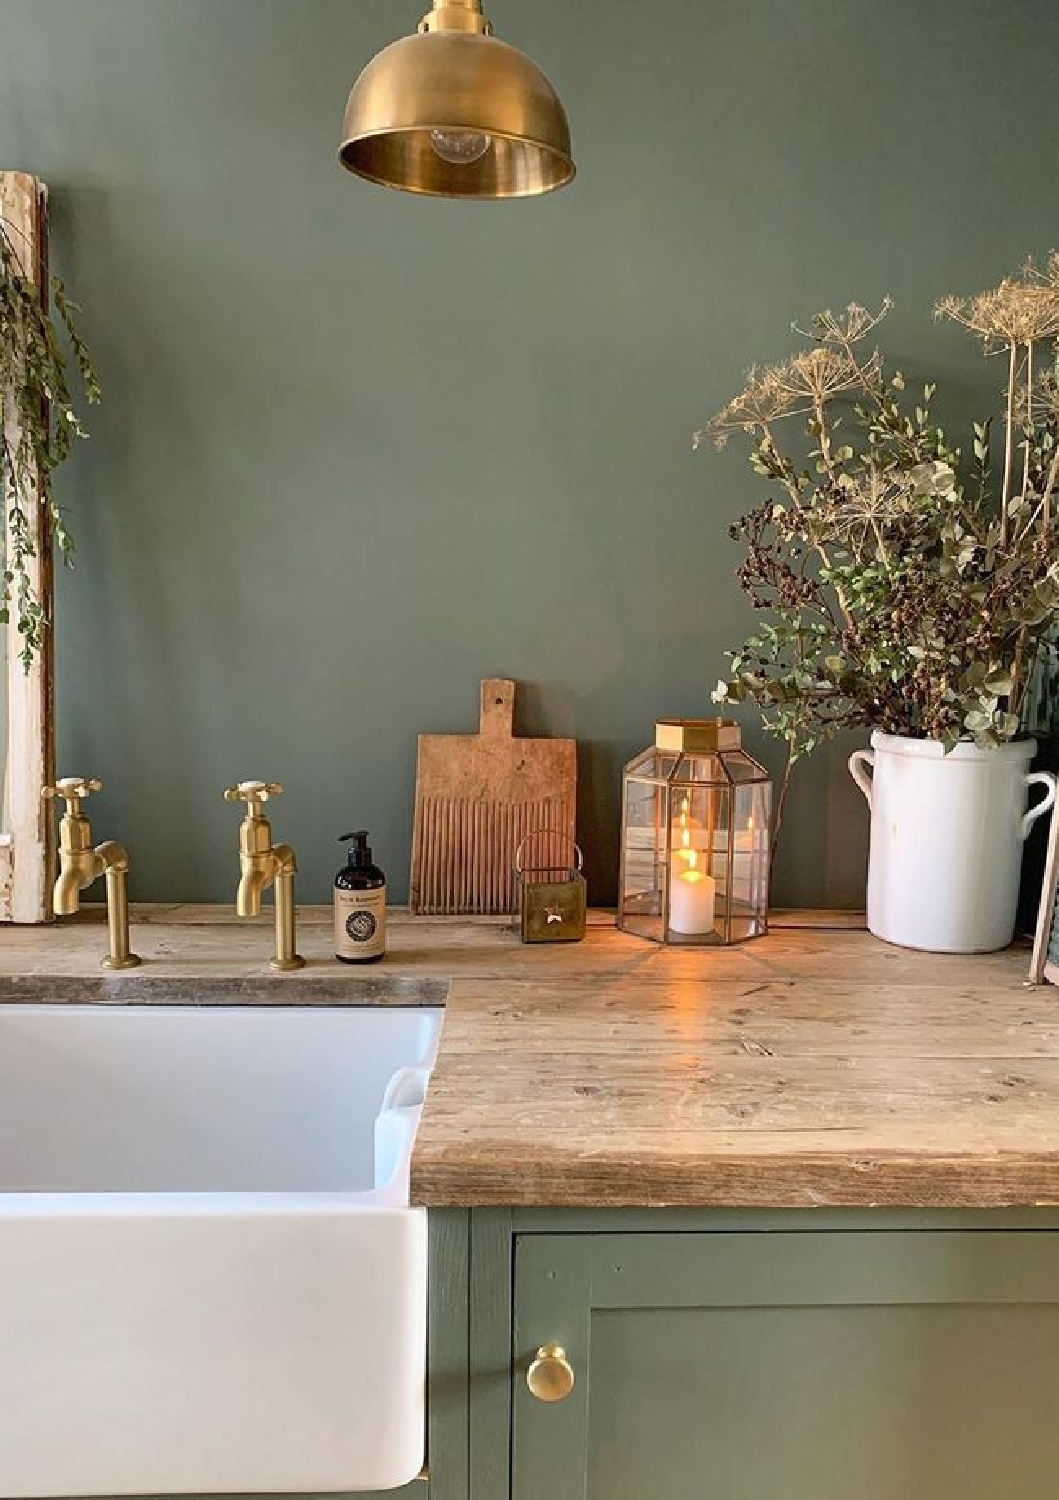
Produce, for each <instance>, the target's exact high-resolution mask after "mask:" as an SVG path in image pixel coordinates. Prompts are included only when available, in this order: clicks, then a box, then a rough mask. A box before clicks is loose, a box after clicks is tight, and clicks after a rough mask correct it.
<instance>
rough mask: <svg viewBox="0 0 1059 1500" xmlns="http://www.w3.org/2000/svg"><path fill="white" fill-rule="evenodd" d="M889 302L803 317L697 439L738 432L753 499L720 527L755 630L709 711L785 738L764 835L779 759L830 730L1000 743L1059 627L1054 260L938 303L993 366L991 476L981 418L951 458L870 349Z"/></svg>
mask: <svg viewBox="0 0 1059 1500" xmlns="http://www.w3.org/2000/svg"><path fill="white" fill-rule="evenodd" d="M889 306H890V303H889V299H887V300H886V301H885V302H884V303H883V305H882V307H880V308H879V309H878V310H877V311H875V312H869V311H868V310H866V309H865V308H863V307H861V306H859V305H856V304H854V305H851V306H850V307H848V308H847V309H846V310H845V312H843V313H841V314H837V315H836V314H834V313H832V312H830V311H827V312H824V313H821V314H820V315H818V316H817V317H816V318H815V319H814V320H813V323H812V325H811V327H810V329H809V330H808V331H807V333H805V334H803V335H802V336H803V337H805V338H807V339H808V341H809V342H808V346H807V347H804V348H802V349H801V350H799V352H797V353H796V354H794V355H793V357H791V358H790V359H788V360H786V361H784V362H783V363H781V364H777V365H771V366H769V367H768V368H766V369H763V370H752V371H751V372H750V375H749V377H748V380H747V383H746V386H745V387H744V389H743V390H742V391H741V392H740V393H739V395H737V396H735V397H734V398H733V399H732V400H731V401H730V402H729V403H728V405H727V406H726V407H725V408H724V410H723V411H721V412H720V413H718V415H717V416H716V417H715V418H714V419H713V421H712V422H711V423H710V425H709V428H708V429H707V430H708V431H709V432H710V433H711V434H712V435H713V437H714V438H715V439H716V441H717V442H718V444H723V443H725V442H726V441H727V439H728V438H729V436H730V435H731V434H732V433H744V434H746V435H747V436H748V437H749V438H750V443H751V452H750V463H751V465H752V467H753V469H754V471H755V473H757V474H758V475H759V476H760V477H761V478H762V479H763V480H764V481H765V483H766V485H767V486H768V490H769V494H768V498H767V499H765V500H764V501H763V503H762V504H760V505H758V506H756V507H755V508H754V509H753V510H751V511H750V512H748V514H746V515H745V516H743V517H742V519H741V520H740V521H738V522H737V523H736V525H735V526H734V527H733V528H732V533H731V534H732V536H733V538H734V539H735V540H737V541H739V542H740V543H741V544H742V545H743V547H744V549H745V556H744V560H743V562H742V564H741V566H740V568H739V574H738V576H739V581H740V583H741V585H742V587H743V589H744V591H745V592H746V594H747V595H748V596H749V598H750V601H751V603H752V604H753V606H754V608H755V609H757V610H759V611H761V612H762V616H763V619H762V623H761V625H760V626H759V628H758V629H757V630H756V631H755V632H754V633H753V634H752V635H751V636H750V637H749V638H748V639H747V640H746V641H745V642H744V643H743V645H742V646H740V647H739V648H738V649H737V650H735V651H733V652H731V653H730V670H729V673H728V676H727V677H726V678H725V679H723V680H722V681H721V682H719V683H718V686H717V689H716V690H715V692H714V699H715V701H718V702H733V701H735V702H739V701H751V702H754V703H757V704H758V705H760V706H761V708H762V709H763V711H764V712H763V717H764V720H765V723H766V726H767V727H768V728H770V729H771V730H772V731H773V732H774V733H776V734H777V735H779V736H780V737H781V738H782V739H783V740H785V741H786V745H787V769H786V773H785V776H784V780H783V785H782V787H781V791H780V800H779V804H778V809H777V814H778V815H777V827H776V832H778V826H779V821H780V820H781V818H782V808H783V802H784V800H785V797H786V792H787V787H788V785H789V780H790V771H791V767H792V765H793V763H794V762H795V761H796V760H797V759H798V758H799V757H800V756H802V755H804V754H806V753H807V752H808V751H810V750H812V749H813V748H815V747H816V746H817V745H819V744H820V743H821V742H822V741H823V740H826V739H827V738H829V737H830V736H831V735H833V734H834V733H835V732H836V731H837V730H839V729H849V728H877V729H881V730H883V731H885V732H886V733H888V734H897V735H906V736H912V737H917V738H933V739H936V740H940V741H941V742H942V744H943V745H944V746H945V748H946V750H950V749H951V748H952V747H953V746H954V745H955V744H956V743H957V742H958V741H959V740H961V739H969V740H973V741H974V742H975V743H976V744H978V745H981V746H988V745H997V744H1001V743H1004V742H1005V741H1007V740H1010V739H1012V738H1013V737H1014V736H1015V735H1016V734H1018V733H1019V729H1020V724H1021V721H1022V711H1023V706H1024V703H1025V698H1026V693H1027V689H1028V686H1029V684H1030V682H1031V678H1032V673H1033V666H1034V662H1035V659H1036V657H1037V654H1038V651H1039V650H1040V648H1041V645H1042V641H1043V640H1044V638H1045V637H1046V634H1047V632H1048V631H1049V629H1050V628H1051V627H1053V625H1054V624H1055V623H1056V622H1057V620H1059V369H1057V359H1056V350H1057V343H1056V341H1057V337H1059V255H1057V254H1054V253H1053V255H1052V256H1051V257H1050V259H1049V261H1048V264H1047V266H1046V267H1045V268H1043V269H1040V270H1038V269H1037V268H1036V267H1034V266H1033V265H1032V264H1030V265H1027V266H1026V267H1025V268H1024V269H1023V271H1022V273H1021V274H1020V275H1019V276H1017V277H1008V278H1005V280H1004V281H1002V282H1001V283H1000V285H999V286H997V287H994V288H992V289H990V290H989V291H986V292H982V293H979V294H978V295H977V296H974V297H970V298H956V297H948V298H946V299H945V300H944V301H943V302H941V303H940V304H939V306H938V309H937V311H938V315H939V316H941V317H946V318H950V319H952V320H954V321H956V322H958V323H961V324H963V325H964V326H965V327H967V328H970V329H971V330H972V331H973V332H974V333H976V334H978V335H979V337H980V338H981V339H982V340H983V343H984V345H985V350H986V352H987V353H989V354H991V353H1002V354H1003V355H1005V356H1006V361H1005V363H1006V373H1007V381H1006V385H1005V389H1004V399H1003V407H1002V413H1001V422H1002V437H1003V441H1002V449H1003V465H1002V475H1001V476H997V477H995V476H994V474H993V473H992V471H991V467H990V449H991V441H990V438H991V426H992V423H991V420H985V421H982V422H976V423H974V424H973V426H972V429H971V433H970V438H971V441H970V445H969V452H968V453H966V454H965V453H964V451H963V450H962V449H961V448H959V447H955V446H953V445H952V444H950V442H949V440H948V438H947V437H946V434H945V432H944V431H943V429H942V428H940V427H939V426H938V425H937V423H936V421H935V420H934V417H933V416H932V413H931V404H932V400H933V397H934V392H935V387H934V385H933V384H932V383H930V382H928V383H927V384H926V385H923V386H921V387H917V390H916V393H915V395H912V394H910V391H909V389H908V386H909V382H907V381H906V379H905V376H904V375H903V374H901V372H900V371H896V372H894V373H892V374H891V373H889V372H888V371H887V369H886V367H885V364H884V361H883V358H882V355H881V354H880V353H879V351H878V350H877V349H875V348H873V347H872V345H871V343H869V342H867V341H869V340H870V339H871V338H872V335H873V334H874V332H875V330H876V328H877V327H878V325H879V323H880V322H881V321H882V319H883V317H884V316H885V315H886V313H887V311H888V310H889ZM796 331H798V332H801V330H797V329H796ZM782 431H786V432H787V433H789V434H791V435H792V436H793V438H794V441H793V442H788V441H781V432H782ZM703 436H705V434H704V433H700V434H698V435H697V441H698V440H700V439H701V438H702V437H703Z"/></svg>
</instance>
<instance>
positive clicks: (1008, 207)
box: [0, 0, 1059, 904]
mask: <svg viewBox="0 0 1059 1500" xmlns="http://www.w3.org/2000/svg"><path fill="white" fill-rule="evenodd" d="M420 11H421V0H409V3H408V4H399V3H397V0H0V159H2V160H3V162H4V164H5V165H9V166H19V167H24V168H29V169H31V170H33V171H35V172H37V173H39V174H40V175H41V176H43V177H44V178H46V179H47V180H48V181H49V182H50V183H51V185H52V187H53V190H54V205H53V222H54V245H55V259H56V262H57V264H58V266H59V268H60V269H61V270H62V271H63V272H64V273H65V274H66V276H67V277H68V279H69V281H70V283H71V287H72V289H73V291H74V293H75V295H76V296H77V297H78V299H79V300H80V301H81V302H82V303H83V305H84V308H85V315H84V322H85V327H86V331H87V333H88V335H89V337H90V339H91V342H92V344H93V347H94V349H95V352H96V355H97V357H98V362H99V366H100V371H101V374H102V378H103V382H104V385H105V390H106V404H105V406H104V407H103V408H102V409H101V410H100V411H99V412H98V413H97V414H96V415H95V416H94V420H93V424H92V425H93V436H92V440H91V443H90V444H89V445H88V446H87V447H86V448H84V449H83V450H82V451H81V452H80V454H79V456H78V459H77V461H76V466H75V467H73V468H72V469H71V471H70V472H69V473H68V475H67V477H66V480H65V484H64V488H65V493H66V497H67V499H68V500H69V502H70V506H71V511H72V514H73V520H74V523H75V526H76V532H77V536H78V539H79V545H80V550H79V568H78V571H77V572H76V573H75V574H74V575H73V576H72V577H65V578H63V579H62V580H61V585H62V588H61V595H60V613H59V626H58V630H59V650H60V667H59V703H60V711H61V722H60V746H61V759H62V769H63V770H64V771H67V772H69V771H72V770H84V771H86V772H96V773H98V774H100V775H102V776H104V777H105V778H106V779H107V783H108V786H107V791H106V792H105V793H104V795H103V797H101V798H100V800H99V812H98V822H97V828H98V831H99V832H100V833H101V834H103V833H107V834H120V835H121V836H122V837H124V838H126V839H127V840H128V841H129V843H130V844H131V846H132V850H133V858H134V865H133V870H134V884H135V893H136V895H138V896H140V897H144V898H152V899H176V898H184V897H187V898H209V899H221V898H225V897H227V896H228V895H229V894H230V893H231V891H232V890H233V889H234V881H235V871H236V824H237V817H236V814H235V812H234V810H233V809H231V808H229V807H226V806H225V805H224V804H223V803H222V802H221V800H220V790H221V788H222V786H223V785H224V784H225V783H226V782H228V781H231V780H234V779H237V778H239V777H245V776H255V775H262V776H268V777H278V778H280V779H282V780H283V781H285V782H286V783H287V785H288V788H289V793H288V796H287V798H286V800H285V802H284V803H281V804H280V805H279V806H278V808H277V811H276V827H277V832H278V835H279V836H281V837H283V838H288V839H290V840H291V841H293V842H294V843H295V844H296V846H297V848H298V850H299V854H300V857H301V865H302V871H303V879H302V885H301V890H302V893H303V895H304V896H305V897H306V898H310V899H322V898H324V897H325V895H326V892H327V890H328V887H329V884H330V879H331V876H332V874H333V870H334V868H335V866H336V864H337V862H338V857H339V851H338V847H337V845H335V844H334V843H332V839H333V838H334V836H335V835H337V834H339V833H341V832H344V831H345V829H346V828H348V827H350V826H357V825H359V824H361V823H366V824H368V825H369V826H370V827H371V828H372V830H373V832H374V835H375V846H376V852H377V855H378V857H379V858H380V860H381V862H382V863H383V864H384V865H385V866H386V867H387V868H388V869H389V870H390V872H391V876H392V880H393V884H394V887H395V888H396V892H397V894H401V893H402V892H403V890H404V887H405V883H406V871H407V863H408V847H409V839H410V823H411V812H410V805H411V791H412V784H413V775H414V756H415V736H416V733H417V731H419V730H421V729H435V730H446V729H449V730H455V729H459V728H465V727H467V726H468V725H469V724H470V723H472V722H473V719H474V716H475V711H476V696H477V680H478V678H479V677H480V676H481V675H485V674H506V675H510V676H514V677H517V678H519V679H521V680H522V681H524V682H526V683H527V684H532V687H530V688H528V689H527V691H526V695H525V701H524V710H525V711H524V714H523V725H524V728H525V729H526V730H529V731H536V732H541V731H548V732H555V733H562V734H572V735H576V736H577V737H578V738H579V739H580V740H581V741H582V744H583V764H582V772H583V774H582V784H581V802H582V828H583V834H584V839H585V842H586V844H587V845H588V850H589V865H590V873H591V876H592V880H593V888H594V889H593V893H594V895H595V896H596V897H597V898H605V897H607V896H609V895H611V894H612V892H613V884H614V869H615V852H616V843H617V831H616V820H617V816H618V789H619V773H620V767H621V764H622V762H623V761H624V760H625V759H626V758H627V757H628V756H629V755H630V754H631V753H632V752H633V751H634V750H635V749H637V748H639V747H640V746H641V745H642V744H644V743H646V742H647V741H648V739H649V737H650V733H651V727H652V724H653V720H654V718H655V716H656V715H659V714H695V713H698V712H702V711H703V710H704V709H706V708H707V707H708V699H707V695H708V691H709V688H710V687H711V686H712V684H713V682H714V681H715V680H716V677H717V674H718V671H719V670H720V668H721V666H722V656H721V653H722V651H723V649H724V648H725V646H727V645H730V644H734V643H735V641H736V640H737V638H738V637H739V636H740V634H741V632H742V631H743V630H744V629H745V627H746V625H747V622H748V618H749V616H748V611H747V609H746V607H745V606H744V604H743V602H742V600H741V598H740V596H739V594H738V592H737V589H736V585H735V583H734V580H733V576H732V575H733V568H734V566H735V562H736V560H737V558H736V553H735V550H734V548H733V546H732V544H731V543H730V542H729V541H728V539H727V534H726V527H727V524H728V522H729V520H730V519H731V518H732V517H733V516H734V515H735V514H737V513H738V512H739V511H740V509H741V508H744V507H745V506H746V504H747V503H748V501H749V500H750V499H751V496H752V495H753V494H754V493H755V490H754V482H753V477H752V476H751V475H750V473H749V470H747V469H746V468H745V464H744V460H743V458H742V455H741V454H740V453H739V452H738V451H737V449H735V448H733V449H732V450H731V451H729V452H727V453H725V454H724V455H715V454H713V453H711V452H706V453H699V454H697V455H693V454H692V452H691V445H690V434H691V431H692V429H693V428H695V427H696V426H697V425H699V423H700V422H701V420H702V419H703V418H704V417H706V416H708V415H709V414H710V413H711V412H712V411H713V410H714V409H715V408H716V407H717V406H718V405H719V404H720V403H721V402H722V401H723V400H724V399H725V398H726V397H727V396H728V395H729V394H730V393H731V391H732V390H734V389H735V388H736V386H737V384H738V382H739V379H740V375H741V371H742V369H743V367H744V366H745V365H747V364H749V363H750V362H751V361H754V360H762V359H767V358H769V357H771V356H773V355H777V354H780V353H782V352H783V350H784V346H785V329H786V327H787V324H788V322H789V320H790V319H791V318H792V317H793V316H799V317H802V318H804V317H807V316H808V315H810V314H811V313H812V312H813V311H814V310H815V309H816V308H817V307H819V306H821V305H823V304H825V303H828V302H832V303H836V304H838V303H843V302H845V301H846V300H848V299H849V298H851V297H858V298H861V299H874V298H877V297H879V296H881V295H882V294H883V293H884V292H886V291H890V292H892V293H893V294H894V295H895V296H896V297H897V298H898V309H897V312H896V313H895V315H894V317H893V319H892V320H891V326H890V329H889V339H888V343H889V347H890V348H891V349H892V350H893V351H894V352H895V353H896V354H897V356H898V358H899V359H900V361H901V362H902V363H904V364H905V365H906V367H907V366H912V367H916V368H919V367H920V366H921V365H922V366H923V367H924V369H925V370H926V369H929V370H930V371H932V372H933V373H935V374H937V375H938V376H939V377H940V378H941V380H942V382H943V388H944V389H945V390H946V391H947V394H948V401H949V409H950V410H951V411H953V412H956V413H960V414H962V415H964V416H968V415H970V414H971V412H972V411H974V412H975V413H977V411H978V409H979V408H980V407H981V406H982V405H983V404H984V403H985V401H986V398H987V397H989V396H991V395H992V393H993V391H994V388H995V387H996V386H997V385H999V382H1000V373H999V371H997V370H996V369H994V368H989V367H986V366H984V365H983V364H982V363H981V362H980V361H979V360H978V358H977V356H976V354H975V352H974V350H973V349H972V348H971V346H970V344H969V343H967V342H966V341H965V340H964V339H963V338H962V336H961V335H960V334H959V333H958V331H956V330H951V329H939V328H935V327H934V326H933V325H932V324H931V322H930V316H929V314H930V308H931V305H932V303H933V300H934V298H935V297H936V296H937V295H938V294H939V293H942V292H944V291H947V290H961V289H973V288H976V287H978V286H979V285H983V284H985V283H986V282H988V281H989V280H990V279H991V278H993V277H995V276H996V275H997V274H999V273H1000V272H1001V271H1003V270H1004V269H1006V268H1008V267H1009V266H1012V265H1014V264H1017V263H1018V261H1019V260H1020V259H1021V258H1022V257H1023V255H1025V254H1026V253H1027V252H1034V253H1035V254H1038V255H1040V254H1042V253H1044V252H1045V251H1046V250H1047V249H1048V248H1049V246H1050V245H1051V244H1052V243H1054V242H1056V241H1059V216H1057V209H1056V205H1057V202H1059V193H1057V188H1059V181H1057V177H1059V170H1057V164H1059V96H1057V95H1056V93H1055V89H1054V79H1053V72H1054V60H1055V57H1056V56H1057V55H1059V9H1057V8H1056V7H1055V6H1054V4H1053V0H1007V3H1006V4H1005V5H1004V6H1002V7H1001V6H998V5H997V4H996V3H995V0H947V3H943V0H932V3H931V4H930V5H924V4H923V3H922V0H887V3H886V4H884V5H881V4H878V3H877V0H871V3H869V0H808V3H802V4H798V5H795V4H792V3H790V0H656V3H654V4H652V5H650V6H647V7H645V6H644V5H643V4H640V3H637V4H634V3H632V0H607V3H602V0H600V3H589V0H578V3H572V0H565V3H560V0H534V3H529V0H526V3H522V4H517V3H515V0H495V4H493V5H492V7H491V12H492V15H493V18H494V20H495V22H496V26H497V30H498V32H499V33H500V34H501V35H503V36H504V37H506V38H508V39H509V40H511V41H512V42H514V43H516V44H517V45H519V46H521V47H523V48H524V49H525V50H527V51H528V52H529V53H531V54H532V55H533V56H534V57H535V58H537V59H538V60H539V61H540V62H541V64H542V65H543V66H544V67H545V68H546V70H547V71H548V72H549V73H550V75H551V76H552V77H553V79H554V81H555V83H556V85H557V86H558V87H559V89H560V91H561V94H562V96H563V98H564V100H565V101H566V104H567V107H568V110H569V113H570V116H571V121H572V126H573V131H574V140H575V149H576V155H577V160H578V164H579V167H580V175H579V177H578V179H577V181H576V183H575V184H574V186H573V187H572V188H571V189H569V190H567V191H565V192H563V193H559V194H557V195H555V196H554V197H552V198H550V199H546V200H543V201H540V202H536V203H516V204H508V205H475V204H452V203H445V202H425V201H419V200H417V199H414V198H410V197H406V196H404V195H400V194H394V193H387V192H385V191H383V190H381V189H373V188H370V187H368V186H366V185H363V184H360V183H358V182H356V181H354V180H353V179H350V178H348V177H347V176H346V175H345V174H344V173H343V172H342V171H341V170H340V169H339V167H338V165H337V163H336V160H335V147H336V143H337V138H338V130H339V125H340V121H341V115H342V107H343V104H344V101H345V96H346V92H347V90H348V87H349V85H350V83H351V81H352V79H353V77H354V76H355V74H356V73H357V71H358V69H359V67H360V66H361V65H362V64H363V63H364V62H365V61H366V60H367V59H368V57H370V56H371V54H372V53H373V52H374V51H375V50H376V49H378V48H379V47H381V46H382V45H384V44H385V43H386V42H387V41H389V40H391V39H392V38H393V37H395V36H396V35H398V34H399V33H400V32H402V31H403V30H409V29H411V28H412V26H413V25H414V24H415V22H416V21H417V20H418V18H419V14H420ZM748 738H749V739H750V741H751V743H752V744H753V745H755V746H758V747H760V748H761V749H762V750H763V752H764V753H765V754H766V756H767V758H769V759H770V760H771V761H772V762H773V763H775V762H776V761H777V759H778V757H777V756H776V754H775V751H774V748H773V747H770V746H768V745H767V744H766V743H765V742H763V741H762V740H761V737H760V736H759V735H758V734H757V732H756V730H754V729H751V730H750V732H749V735H748ZM848 749H849V746H842V747H840V748H836V749H835V751H834V752H833V753H832V754H831V755H829V756H827V757H822V758H821V759H820V760H819V761H818V762H817V763H816V764H815V766H813V767H812V768H811V769H810V770H808V771H807V772H806V773H805V774H804V776H803V777H802V779H801V781H800V783H799V786H798V790H797V795H796V797H795V801H794V805H793V807H792V809H791V812H790V822H789V838H788V841H787V845H786V849H785V852H784V856H783V860H782V864H781V869H780V879H781V890H780V895H781V897H782V898H784V899H786V900H797V901H800V902H810V903H815V902H837V903H849V904H855V903H857V902H858V901H859V899H860V897H861V887H862V880H863V860H864V844H865V834H866V817H865V812H864V808H863V806H862V804H861V803H860V800H859V797H858V796H857V794H856V793H855V792H854V791H853V789H852V788H851V786H850V785H849V784H848V782H847V780H846V776H845V771H844V760H845V755H846V753H848Z"/></svg>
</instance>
